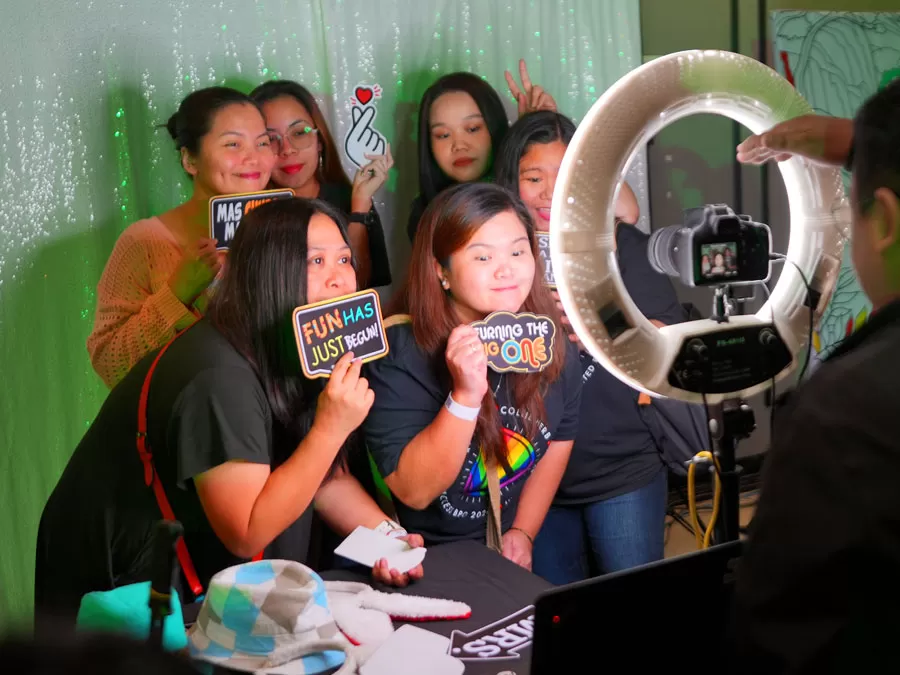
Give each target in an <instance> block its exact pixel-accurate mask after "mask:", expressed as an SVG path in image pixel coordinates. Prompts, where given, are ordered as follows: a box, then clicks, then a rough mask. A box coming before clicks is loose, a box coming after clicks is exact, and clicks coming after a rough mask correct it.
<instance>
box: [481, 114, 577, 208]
mask: <svg viewBox="0 0 900 675" xmlns="http://www.w3.org/2000/svg"><path fill="white" fill-rule="evenodd" d="M574 135H575V123H574V122H572V120H570V119H569V118H568V117H566V116H565V115H560V114H559V113H558V112H553V111H550V110H541V111H538V112H533V113H528V114H527V115H525V116H524V117H521V118H520V119H519V120H518V121H516V123H515V124H513V125H512V126H511V127H510V128H509V131H508V132H507V133H506V137H505V138H504V139H503V142H502V143H501V144H500V148H499V149H498V150H497V160H496V162H495V163H494V182H495V183H497V184H498V185H502V186H503V187H505V188H507V189H509V190H512V191H513V192H514V193H516V194H519V162H521V161H522V157H524V156H525V153H527V152H528V148H530V147H531V146H532V144H534V143H553V142H554V141H562V143H563V145H566V146H568V145H569V143H570V142H571V141H572V136H574Z"/></svg>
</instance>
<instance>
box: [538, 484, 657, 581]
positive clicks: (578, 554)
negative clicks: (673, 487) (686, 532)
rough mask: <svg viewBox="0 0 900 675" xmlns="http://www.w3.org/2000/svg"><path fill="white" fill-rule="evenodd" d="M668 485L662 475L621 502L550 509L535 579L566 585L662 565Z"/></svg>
mask: <svg viewBox="0 0 900 675" xmlns="http://www.w3.org/2000/svg"><path fill="white" fill-rule="evenodd" d="M667 483H668V481H667V475H666V471H665V469H664V470H662V471H660V472H659V474H658V475H657V476H656V477H655V478H654V479H653V480H652V481H651V482H650V483H648V484H647V485H645V486H643V487H641V488H638V489H637V490H634V491H633V492H627V493H625V494H623V495H619V496H618V497H612V498H611V499H606V500H604V501H599V502H593V503H590V504H579V505H577V506H551V507H550V511H549V512H548V513H547V518H546V519H545V520H544V525H543V527H541V531H540V533H539V534H538V536H537V539H536V540H535V542H534V554H533V563H532V568H533V570H534V573H535V574H537V575H539V576H541V577H543V578H544V579H546V580H547V581H549V582H550V583H552V584H557V585H562V584H570V583H573V582H575V581H582V580H584V579H588V578H590V577H592V576H596V575H600V574H608V573H610V572H616V571H619V570H623V569H628V568H630V567H636V566H638V565H643V564H645V563H649V562H653V561H655V560H661V559H662V557H663V549H664V547H665V518H666V503H667V498H668V485H667Z"/></svg>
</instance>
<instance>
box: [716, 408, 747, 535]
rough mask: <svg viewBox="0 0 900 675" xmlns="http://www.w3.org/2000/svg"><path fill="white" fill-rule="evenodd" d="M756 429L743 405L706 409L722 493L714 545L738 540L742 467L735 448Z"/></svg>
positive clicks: (739, 532) (739, 533)
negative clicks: (707, 410) (738, 461)
mask: <svg viewBox="0 0 900 675" xmlns="http://www.w3.org/2000/svg"><path fill="white" fill-rule="evenodd" d="M755 428H756V418H755V416H754V414H753V408H751V407H750V406H749V405H748V404H747V403H746V401H744V400H743V399H739V398H734V399H726V400H724V401H722V402H721V403H717V404H715V405H711V406H709V432H710V436H711V437H712V441H713V447H712V448H711V450H712V452H713V454H714V455H715V457H716V459H717V460H718V465H719V468H718V473H719V480H721V481H722V493H721V497H720V504H719V518H718V520H717V521H716V529H715V543H716V544H724V543H725V542H729V541H736V540H738V539H739V538H740V536H741V526H740V515H741V467H740V466H739V465H738V464H737V444H738V442H739V441H741V440H743V439H745V438H749V437H750V434H751V433H752V432H753V430H754V429H755Z"/></svg>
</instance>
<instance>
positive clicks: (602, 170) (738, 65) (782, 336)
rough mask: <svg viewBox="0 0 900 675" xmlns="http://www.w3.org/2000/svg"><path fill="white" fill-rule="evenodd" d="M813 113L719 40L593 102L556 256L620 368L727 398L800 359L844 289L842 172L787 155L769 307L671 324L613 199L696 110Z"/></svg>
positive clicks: (566, 191) (729, 461)
mask: <svg viewBox="0 0 900 675" xmlns="http://www.w3.org/2000/svg"><path fill="white" fill-rule="evenodd" d="M807 112H809V105H808V104H807V103H806V102H805V101H804V100H803V99H802V98H801V97H800V96H799V94H797V92H796V91H795V90H794V89H793V87H791V85H790V84H789V83H788V82H787V81H786V80H784V79H782V78H781V77H779V76H778V74H777V73H775V72H774V71H773V70H771V69H770V68H768V67H766V66H764V65H763V64H760V63H759V62H757V61H754V60H753V59H750V58H747V57H744V56H740V55H738V54H731V53H727V52H718V51H692V52H681V53H676V54H671V55H668V56H665V57H662V58H659V59H656V60H654V61H652V62H650V63H648V64H645V65H644V66H641V67H640V68H638V69H636V70H634V71H632V72H631V73H629V74H628V75H626V76H625V77H624V78H622V79H621V80H619V81H618V82H617V83H616V84H615V85H613V86H612V87H611V88H610V89H609V90H607V91H606V93H605V94H604V95H603V96H602V97H601V98H600V100H599V101H597V103H596V104H594V106H593V107H592V108H591V110H590V112H589V113H588V115H587V116H586V117H585V119H584V120H583V121H582V123H581V126H579V128H578V130H577V132H576V133H575V136H574V138H573V140H572V143H571V144H570V146H569V150H568V152H567V153H566V156H565V159H564V160H563V165H562V168H561V170H560V175H559V179H558V181H557V189H556V192H555V194H554V198H553V211H552V216H551V225H550V231H551V255H552V259H553V265H554V271H555V274H556V279H557V283H558V290H559V295H560V299H561V300H562V303H563V306H564V308H565V311H566V315H567V316H568V318H569V320H570V321H571V323H572V326H573V328H574V330H575V332H576V334H577V335H578V336H579V338H580V339H581V342H582V343H583V344H584V346H585V347H586V348H587V349H588V351H589V352H590V353H591V355H592V356H593V357H594V358H595V359H596V360H597V361H598V362H599V363H600V364H601V365H603V366H604V367H605V368H606V369H607V370H609V371H610V372H611V373H612V374H613V375H615V376H616V377H618V378H619V379H621V380H622V381H624V382H625V383H627V384H629V385H630V386H632V387H634V388H636V389H638V390H640V391H643V392H646V393H647V394H649V395H651V396H667V397H671V398H676V399H681V400H684V401H690V402H694V403H708V404H721V403H723V402H725V401H735V400H739V399H740V398H741V397H745V396H750V395H752V394H754V393H757V392H759V391H762V390H764V389H766V388H767V387H769V386H770V385H771V384H772V383H773V382H779V381H783V380H784V379H785V378H787V377H788V376H789V375H790V374H791V373H793V372H795V371H796V370H797V369H798V367H799V365H800V363H801V359H802V355H803V353H804V352H805V351H806V349H807V347H808V344H809V336H810V331H811V321H816V320H818V318H819V317H821V314H822V312H823V311H824V308H825V306H826V305H827V303H828V300H829V298H830V295H831V292H832V290H833V288H834V284H835V281H836V279H837V274H838V270H839V267H840V259H841V252H842V246H843V241H844V239H845V237H846V234H847V231H848V223H849V212H848V209H847V204H846V200H845V199H844V195H843V186H842V183H841V177H840V174H839V172H838V171H836V170H834V169H829V168H825V167H820V166H814V165H811V164H808V163H807V162H804V161H803V160H801V159H792V160H790V161H787V162H784V163H782V164H781V165H780V169H781V172H782V176H783V178H784V182H785V185H786V187H787V192H788V196H789V199H790V212H791V232H790V243H789V245H788V250H787V260H788V261H789V264H788V265H785V268H784V269H783V270H782V273H781V276H780V277H779V280H778V283H777V284H776V286H775V288H774V289H773V290H772V293H771V296H770V297H769V300H768V301H767V302H766V303H765V305H764V306H763V307H762V308H761V309H760V310H759V312H757V313H756V314H755V315H749V316H727V317H723V318H724V319H725V320H724V321H723V322H719V321H713V320H704V321H692V322H688V323H683V324H678V325H674V326H666V327H664V328H661V329H658V330H657V329H656V328H655V327H654V326H653V325H652V324H651V323H650V321H649V320H648V319H647V318H646V317H645V316H643V314H642V313H641V312H640V310H639V309H638V307H637V306H636V304H635V303H634V301H633V300H632V298H631V297H630V296H629V294H628V292H627V289H626V288H625V286H624V284H623V283H622V278H621V276H620V273H619V269H618V264H617V262H616V257H615V237H614V221H613V218H612V199H613V197H614V195H615V191H616V186H617V185H618V184H619V182H620V181H621V180H622V177H623V175H624V170H625V167H627V165H628V162H629V160H630V158H631V156H632V155H633V153H634V152H635V151H637V149H638V148H639V147H641V146H642V144H643V143H644V142H645V141H646V140H647V139H648V138H650V137H651V136H653V135H654V134H656V133H657V132H658V131H659V130H660V129H662V128H663V127H665V126H666V125H668V124H671V123H672V122H674V121H676V120H678V119H681V118H682V117H686V116H687V115H691V114H696V113H716V114H720V115H724V116H727V117H730V118H732V119H735V120H737V121H738V122H740V123H742V124H743V125H745V126H746V127H748V128H749V129H750V130H751V131H753V132H754V133H758V132H761V131H763V130H764V129H768V128H770V127H772V126H773V125H774V124H776V123H777V122H780V121H783V120H785V119H788V118H790V117H794V116H797V115H801V114H804V113H807ZM598 214H607V215H606V217H605V218H604V217H599V218H598V217H597V216H598ZM696 259H697V261H699V260H700V257H699V255H697V256H696ZM698 264H699V263H698ZM795 266H796V267H795ZM804 278H805V279H806V280H808V282H809V284H810V286H811V287H812V290H813V291H814V292H815V293H813V295H814V298H813V299H812V302H814V303H815V306H814V307H809V306H807V304H806V301H807V296H808V290H807V287H806V283H805V281H804ZM816 294H818V295H816ZM742 331H743V332H742ZM779 352H780V358H781V359H782V360H781V361H779V360H778V359H779ZM714 369H716V370H715V371H714ZM714 373H715V374H714ZM698 375H699V377H698ZM729 405H730V404H729ZM716 431H718V434H717V435H718V436H719V438H720V439H721V440H723V441H726V443H724V444H723V446H722V449H723V450H724V451H725V452H724V453H723V454H722V456H720V457H719V461H720V462H721V463H722V477H723V479H724V487H725V491H726V492H725V503H724V504H723V506H724V507H725V509H726V512H725V513H724V520H725V527H726V530H727V532H728V534H727V535H726V537H727V538H734V537H736V536H737V509H736V507H737V489H738V483H737V479H736V475H735V474H734V473H733V462H734V457H733V453H732V452H731V451H733V443H729V442H727V441H728V440H729V438H728V436H727V429H724V430H723V429H722V428H721V424H718V425H717V429H716ZM722 432H726V433H724V434H723V433H722ZM732 440H733V439H732ZM728 455H730V456H728Z"/></svg>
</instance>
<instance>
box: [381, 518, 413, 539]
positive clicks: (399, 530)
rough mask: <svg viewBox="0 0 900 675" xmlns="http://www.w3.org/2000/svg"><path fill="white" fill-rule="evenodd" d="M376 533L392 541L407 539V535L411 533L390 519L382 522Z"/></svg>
mask: <svg viewBox="0 0 900 675" xmlns="http://www.w3.org/2000/svg"><path fill="white" fill-rule="evenodd" d="M375 531H376V532H377V533H378V534H383V535H385V536H386V537H390V538H391V539H397V538H398V537H405V536H406V535H407V534H409V532H407V531H406V530H404V529H403V527H402V526H401V525H400V523H396V522H394V521H393V520H391V519H390V518H386V519H385V520H382V521H381V523H379V524H378V527H376V528H375Z"/></svg>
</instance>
